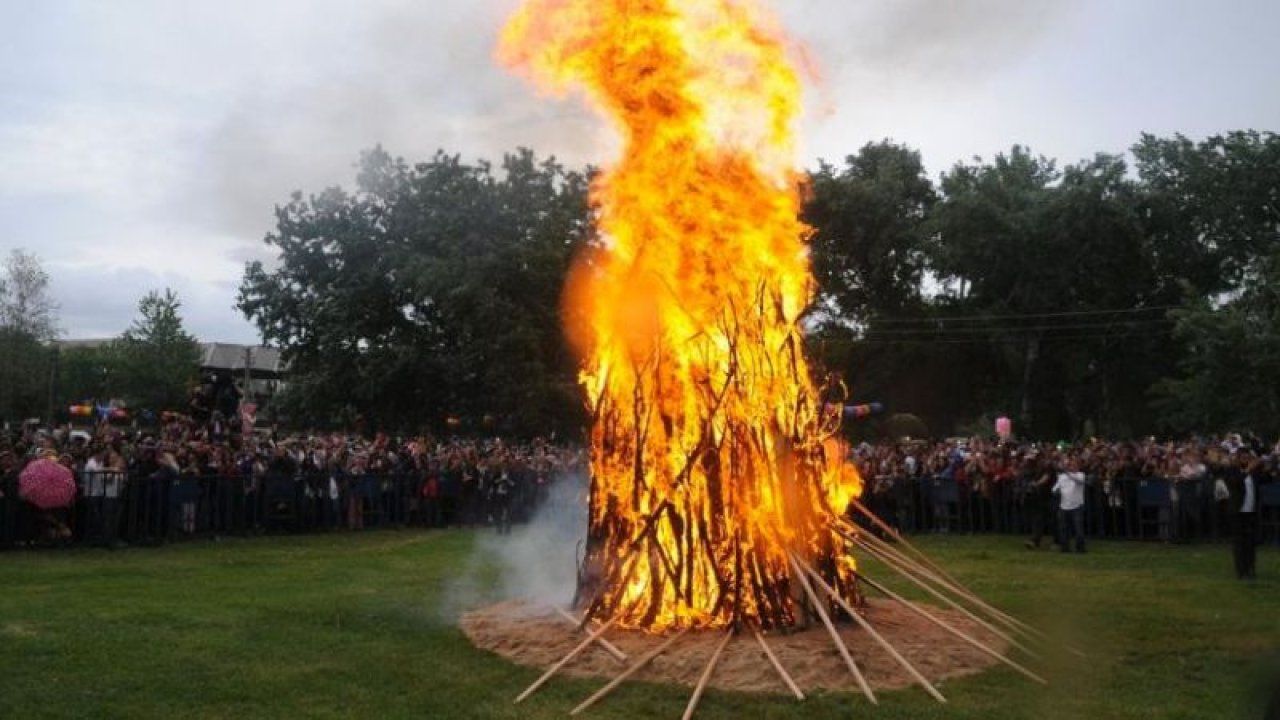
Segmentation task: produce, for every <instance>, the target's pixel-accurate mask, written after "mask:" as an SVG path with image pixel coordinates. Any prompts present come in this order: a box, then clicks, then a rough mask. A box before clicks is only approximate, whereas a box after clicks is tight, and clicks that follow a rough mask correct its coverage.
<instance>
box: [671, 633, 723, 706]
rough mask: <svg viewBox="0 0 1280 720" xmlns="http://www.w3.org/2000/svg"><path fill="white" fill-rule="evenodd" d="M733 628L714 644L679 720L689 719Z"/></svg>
mask: <svg viewBox="0 0 1280 720" xmlns="http://www.w3.org/2000/svg"><path fill="white" fill-rule="evenodd" d="M733 633H734V628H732V627H730V628H729V631H728V632H726V633H725V634H724V639H723V640H721V641H720V644H719V645H717V646H716V650H715V652H713V653H712V654H711V659H710V660H709V661H707V668H706V669H705V670H703V671H702V677H700V678H698V684H697V686H696V687H694V688H693V695H692V696H691V697H690V698H689V705H688V706H687V707H685V709H684V715H682V716H681V718H680V720H689V718H691V717H693V711H694V710H695V709H696V708H697V707H698V701H699V700H701V699H702V693H703V691H704V690H706V689H707V682H708V681H709V680H711V673H713V672H715V669H716V663H718V662H720V654H721V653H723V652H724V649H725V646H727V645H728V644H729V641H730V640H732V639H733Z"/></svg>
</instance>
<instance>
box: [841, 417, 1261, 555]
mask: <svg viewBox="0 0 1280 720" xmlns="http://www.w3.org/2000/svg"><path fill="white" fill-rule="evenodd" d="M853 457H854V462H855V463H856V464H857V465H858V467H859V470H860V471H861V474H862V476H863V478H864V480H865V482H866V490H865V494H864V500H865V504H866V505H867V506H868V507H869V508H870V509H871V510H872V511H873V512H875V513H876V514H877V515H879V516H881V517H883V518H885V519H887V520H888V521H889V522H891V523H892V524H894V525H895V526H896V527H898V528H901V529H903V530H906V531H909V532H921V531H934V532H952V531H957V530H959V531H972V532H1009V533H1020V532H1025V533H1027V534H1028V536H1029V539H1028V540H1027V546H1028V547H1029V548H1038V547H1041V546H1043V545H1047V544H1048V543H1047V542H1046V541H1050V540H1051V541H1052V542H1053V543H1054V544H1056V545H1057V546H1058V547H1059V548H1060V549H1061V550H1063V551H1064V552H1065V551H1068V550H1075V551H1076V552H1084V550H1085V540H1084V538H1085V535H1086V534H1092V535H1095V536H1104V537H1148V536H1152V537H1155V538H1158V539H1162V540H1167V541H1171V542H1183V541H1190V540H1197V539H1206V538H1223V537H1227V536H1231V537H1234V538H1236V540H1237V543H1238V544H1239V547H1238V548H1237V555H1238V556H1239V557H1238V558H1237V572H1238V574H1240V575H1241V576H1243V577H1247V576H1251V575H1252V574H1253V567H1252V561H1251V560H1250V559H1249V558H1251V557H1252V548H1253V547H1254V546H1255V545H1256V543H1257V540H1258V533H1259V527H1258V524H1259V519H1260V518H1261V517H1263V516H1264V515H1267V516H1268V517H1273V518H1274V517H1275V516H1276V515H1277V514H1280V492H1278V491H1280V484H1276V483H1273V479H1275V478H1276V477H1277V475H1280V443H1276V444H1274V445H1268V444H1266V443H1264V442H1263V441H1262V440H1260V439H1259V438H1257V437H1254V436H1248V435H1246V436H1242V435H1240V434H1228V435H1225V436H1221V437H1202V438H1195V439H1191V440H1186V441H1182V442H1161V441H1157V440H1156V439H1154V438H1148V439H1146V440H1143V441H1135V442H1105V441H1101V440H1096V439H1095V440H1090V441H1087V442H1081V443H1056V444H1052V443H1018V442H1009V441H997V440H988V439H982V438H972V439H959V438H957V439H952V440H947V441H941V442H921V441H915V442H899V443H885V444H875V445H872V444H863V445H860V446H857V447H856V448H855V449H854V451H853ZM1274 532H1275V531H1274V530H1273V533H1274ZM1148 533H1149V534H1148ZM1246 546H1247V547H1246Z"/></svg>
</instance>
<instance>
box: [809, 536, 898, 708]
mask: <svg viewBox="0 0 1280 720" xmlns="http://www.w3.org/2000/svg"><path fill="white" fill-rule="evenodd" d="M788 557H789V558H790V560H791V568H792V569H793V570H794V571H795V574H796V579H797V580H799V581H800V587H802V588H804V594H805V595H807V596H808V597H809V602H810V604H812V605H813V611H814V612H816V613H817V614H818V617H819V618H820V619H821V620H822V624H823V625H826V626H827V632H828V633H830V634H831V640H832V641H833V642H834V643H835V644H836V649H837V650H839V651H840V657H842V658H844V664H845V665H848V666H849V672H851V673H853V677H854V679H855V680H857V681H858V687H860V688H862V693H863V694H864V695H866V696H867V699H868V700H870V701H871V704H872V705H879V704H880V703H879V701H877V700H876V695H875V693H873V692H871V686H870V685H868V684H867V679H866V678H864V677H862V671H861V670H859V669H858V664H857V663H855V662H854V661H853V657H852V656H851V655H849V648H847V647H845V645H844V640H842V639H841V638H840V633H838V632H836V626H835V625H833V624H832V622H831V618H830V617H827V611H826V610H825V609H823V607H822V601H821V600H820V599H819V598H818V594H817V593H816V592H814V591H813V586H811V585H810V584H809V578H807V577H805V574H804V571H803V570H801V569H800V565H799V564H798V563H797V562H796V559H795V556H794V555H790V554H788Z"/></svg>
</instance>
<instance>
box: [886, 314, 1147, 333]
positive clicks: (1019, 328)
mask: <svg viewBox="0 0 1280 720" xmlns="http://www.w3.org/2000/svg"><path fill="white" fill-rule="evenodd" d="M1171 322H1173V321H1172V320H1170V319H1168V318H1159V319H1151V320H1114V321H1104V322H1091V323H1061V324H1057V325H1002V326H990V325H988V326H978V327H972V326H970V327H951V328H948V327H937V328H930V327H916V328H883V329H881V328H874V327H873V328H868V329H867V335H868V336H872V335H928V336H945V335H977V334H991V335H999V334H1003V333H1028V332H1050V331H1055V330H1099V329H1112V328H1115V329H1117V330H1123V329H1125V328H1133V327H1150V326H1156V325H1167V324H1169V323H1171Z"/></svg>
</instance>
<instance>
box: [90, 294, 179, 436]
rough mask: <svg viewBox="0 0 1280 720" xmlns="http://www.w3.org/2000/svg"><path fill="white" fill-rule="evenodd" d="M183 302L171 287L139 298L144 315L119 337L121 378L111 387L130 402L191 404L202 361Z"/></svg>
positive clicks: (150, 406)
mask: <svg viewBox="0 0 1280 720" xmlns="http://www.w3.org/2000/svg"><path fill="white" fill-rule="evenodd" d="M181 308H182V303H181V302H180V301H179V300H178V296H177V294H175V293H174V292H173V291H172V290H170V289H167V288H166V289H165V290H164V292H157V291H154V290H153V291H151V292H149V293H147V294H146V295H145V296H143V297H142V299H141V300H139V301H138V317H137V318H135V319H134V321H133V324H132V325H131V326H130V327H129V329H128V330H126V331H125V332H124V334H123V335H122V336H121V337H120V338H119V339H118V340H117V341H116V342H115V343H114V348H113V349H112V351H111V352H112V353H114V354H115V355H116V358H117V362H118V367H119V372H118V374H119V379H118V382H116V383H112V387H110V388H107V390H108V391H114V390H116V389H118V392H119V393H120V395H121V396H123V398H124V399H125V401H126V402H127V404H128V405H129V407H131V408H135V409H138V410H143V409H145V410H153V411H161V410H167V409H173V408H185V407H186V402H187V394H188V392H189V391H190V389H191V387H192V386H193V385H194V383H195V381H196V375H197V372H198V370H199V366H200V346H199V345H198V344H197V343H196V339H195V337H194V336H192V335H191V334H189V333H188V332H187V331H186V329H185V328H184V327H183V325H182V316H181V314H180V313H179V311H180V310H181ZM112 394H114V392H112Z"/></svg>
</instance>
